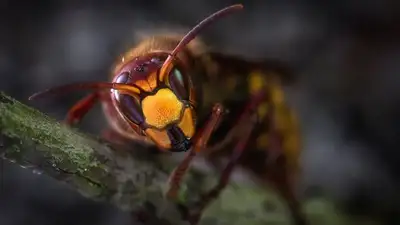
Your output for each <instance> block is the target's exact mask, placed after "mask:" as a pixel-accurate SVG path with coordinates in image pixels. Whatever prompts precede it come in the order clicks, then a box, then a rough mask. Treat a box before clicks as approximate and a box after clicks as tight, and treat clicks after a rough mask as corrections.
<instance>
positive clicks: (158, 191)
mask: <svg viewBox="0 0 400 225" xmlns="http://www.w3.org/2000/svg"><path fill="white" fill-rule="evenodd" d="M128 147H129V149H127V148H125V149H124V147H122V146H119V147H115V146H112V145H111V144H110V143H106V142H104V141H102V140H99V139H98V138H95V137H92V136H90V135H87V134H83V133H81V132H79V131H78V130H76V129H71V128H69V127H67V126H64V125H62V124H60V123H59V122H57V121H55V120H54V119H52V118H50V117H48V116H46V115H45V114H43V113H41V112H39V111H37V110H35V109H33V108H30V107H28V106H26V105H24V104H22V103H20V102H18V101H16V100H15V99H13V98H11V97H9V96H7V95H6V94H4V93H1V92H0V149H1V150H0V154H1V158H2V160H10V161H13V162H15V163H17V164H19V165H27V166H30V167H31V166H33V167H34V168H37V169H40V170H42V171H43V172H44V173H45V174H47V175H49V176H51V177H53V178H55V179H57V180H60V181H63V182H66V183H67V184H69V185H70V186H72V187H73V188H75V189H76V190H77V191H78V192H80V193H81V194H82V195H84V196H85V197H88V198H91V199H94V200H101V201H107V202H110V203H112V204H114V205H116V206H118V207H119V208H120V209H122V210H127V211H131V212H136V211H144V212H147V213H148V214H149V215H151V216H152V217H153V219H152V220H151V221H150V222H148V223H146V224H151V225H152V224H157V225H163V224H174V225H180V224H182V225H184V224H187V222H186V221H184V220H183V219H182V217H181V213H180V211H179V210H178V207H177V205H176V204H175V203H172V202H169V201H167V200H166V199H165V198H164V197H163V193H164V191H165V188H166V181H167V179H168V175H169V172H170V171H171V169H172V168H173V166H174V165H175V164H174V162H173V161H170V162H169V161H167V160H166V158H167V157H159V156H158V155H146V156H143V155H139V154H135V153H136V152H143V151H146V147H145V146H142V145H140V144H138V143H136V144H135V143H132V144H131V145H129V146H128ZM216 178H217V176H216V175H215V173H204V172H201V171H197V170H195V169H191V170H190V172H189V174H188V175H187V177H186V178H185V183H184V184H183V186H182V192H181V193H180V201H181V202H182V203H185V204H186V203H189V202H190V201H193V200H196V199H197V197H198V196H199V195H200V193H201V192H203V191H205V190H207V189H209V188H211V185H212V184H214V183H215V182H216ZM312 204H314V205H315V202H314V203H307V204H306V205H305V210H306V213H307V215H309V216H310V218H311V220H310V222H311V224H325V225H326V224H340V225H345V224H347V222H345V221H347V220H346V219H343V217H340V216H337V215H338V214H337V211H336V210H335V209H334V208H332V207H331V208H329V207H327V208H329V210H328V209H324V210H322V211H321V210H320V209H321V208H322V207H321V204H322V205H323V206H327V205H329V204H328V203H327V202H325V201H320V206H319V207H314V208H313V205H312ZM315 208H318V209H319V210H320V211H318V210H316V209H315ZM321 217H322V218H329V219H328V220H326V219H322V221H323V222H321ZM313 218H316V219H314V220H313ZM133 224H134V223H133ZM200 224H204V225H213V224H218V225H225V224H226V225H242V224H247V225H261V224H275V225H277V224H281V225H286V224H290V218H289V214H288V212H287V210H286V208H285V206H284V204H283V203H282V201H281V199H280V198H279V197H278V196H277V195H276V194H275V192H273V191H267V190H265V188H264V187H258V186H257V185H254V184H251V183H235V182H231V184H230V185H229V186H228V187H227V188H226V190H224V191H223V192H222V195H221V196H220V197H219V198H218V199H217V200H216V201H215V202H214V203H213V204H212V205H211V206H210V207H209V208H207V210H206V211H205V214H204V216H203V218H202V220H201V222H200Z"/></svg>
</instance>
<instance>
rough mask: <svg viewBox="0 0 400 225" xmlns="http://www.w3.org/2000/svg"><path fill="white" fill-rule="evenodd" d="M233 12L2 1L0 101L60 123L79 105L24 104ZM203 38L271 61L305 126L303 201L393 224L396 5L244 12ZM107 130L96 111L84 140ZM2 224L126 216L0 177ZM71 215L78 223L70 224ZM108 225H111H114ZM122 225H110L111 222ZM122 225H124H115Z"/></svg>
mask: <svg viewBox="0 0 400 225" xmlns="http://www.w3.org/2000/svg"><path fill="white" fill-rule="evenodd" d="M232 3H237V2H234V1H228V0H225V1H211V0H208V1H205V0H203V1H200V0H182V1H178V0H169V1H163V0H152V1H140V0H136V1H135V0H119V1H117V0H112V1H111V0H100V1H88V0H86V1H84V0H81V1H78V0H75V1H74V0H69V1H66V0H64V1H62V0H58V1H57V0H52V1H51V0H42V1H26V2H24V1H5V0H2V1H0V32H1V33H0V90H2V91H5V92H6V93H8V94H10V95H12V96H14V97H16V98H17V99H19V100H21V101H22V102H25V103H27V104H29V105H32V106H35V107H37V108H39V109H41V110H42V111H45V112H47V113H48V114H50V115H51V116H54V117H56V118H57V119H62V118H63V116H64V115H65V113H66V111H67V109H68V107H70V106H71V105H72V104H73V102H74V101H76V100H77V99H78V98H79V97H80V96H82V95H81V94H80V93H76V94H71V95H69V96H64V97H49V98H48V100H45V101H37V102H28V101H27V97H28V96H29V95H30V94H32V93H33V92H35V91H38V90H42V89H45V88H48V87H51V86H54V85H57V84H64V83H67V82H71V81H83V80H105V79H107V76H108V74H109V71H110V65H111V64H112V63H113V62H114V60H115V57H116V56H118V54H120V53H122V52H123V51H124V50H125V49H126V48H127V47H128V46H130V45H131V44H133V43H134V42H135V40H136V37H137V36H138V35H139V34H140V32H142V33H146V32H147V33H148V32H151V31H153V30H155V29H164V30H168V29H184V30H185V29H187V28H189V27H191V26H193V25H194V24H195V23H196V22H198V21H199V20H201V19H202V18H204V17H205V16H207V15H209V14H210V13H212V12H214V11H215V10H218V9H220V8H222V7H224V6H227V5H229V4H232ZM243 3H244V4H245V9H246V10H245V11H243V12H241V13H238V14H236V15H232V16H231V17H229V18H225V19H223V20H221V21H220V22H218V23H216V24H215V25H213V26H212V27H210V28H209V29H207V30H206V31H205V32H204V33H203V34H202V36H203V37H204V38H205V40H207V41H208V42H209V43H210V45H211V46H213V47H215V48H217V49H220V50H221V51H224V52H228V53H234V54H239V55H243V56H245V57H254V58H263V57H272V58H278V59H280V60H283V61H285V62H287V63H288V64H289V65H290V66H292V67H294V68H295V72H296V77H297V78H298V82H297V84H296V85H295V86H294V87H291V88H289V90H288V92H289V94H290V95H291V97H292V98H291V102H292V103H293V105H294V106H295V107H296V108H297V109H298V110H299V115H300V117H301V122H302V125H303V130H304V131H303V134H304V140H305V149H304V154H303V159H302V160H303V165H304V177H303V178H304V179H303V190H306V193H307V194H310V195H312V194H315V190H316V189H315V187H319V189H322V190H323V191H324V192H326V193H327V194H329V195H331V196H333V197H334V198H336V199H339V200H341V201H342V202H343V204H344V206H345V208H347V209H348V210H349V211H350V212H352V213H361V214H370V215H379V216H383V217H385V219H386V223H387V224H396V221H398V220H399V218H397V217H398V216H397V215H396V214H398V212H396V209H399V208H400V207H399V202H400V199H399V195H398V194H397V193H396V192H395V190H397V189H398V188H399V184H398V182H397V180H398V178H399V166H397V165H398V164H397V162H398V161H399V160H400V154H399V151H398V146H399V142H400V139H398V137H399V135H400V123H399V112H400V104H398V103H399V97H400V83H399V82H400V76H399V72H400V51H399V50H400V48H399V47H400V41H399V40H400V29H399V24H400V3H399V2H398V1H353V0H347V1H340V0H336V1H318V0H315V1H311V0H309V1H306V0H303V1H295V0H288V1H269V0H268V1H267V0H265V1H261V0H259V1H256V0H252V1H251V0H249V1H244V2H243ZM104 125H105V122H104V119H103V118H102V115H101V114H100V109H99V107H97V108H96V110H95V111H94V112H92V113H90V115H89V116H88V117H87V118H86V119H85V121H84V122H83V129H84V130H86V131H88V132H97V131H98V130H100V128H101V127H103V126H104ZM1 169H2V171H1V172H2V173H1V176H2V177H1V178H2V179H1V182H2V183H1V185H2V189H1V193H0V224H1V225H3V224H4V225H11V224H31V225H35V224H41V225H44V224H58V225H60V224H75V225H77V224H85V225H88V224H127V221H126V217H125V216H126V215H124V214H122V213H119V212H117V211H116V210H115V209H114V210H113V209H111V210H110V207H108V206H104V205H98V204H94V203H93V202H91V201H88V200H84V199H82V198H80V197H78V195H77V194H75V193H74V192H72V191H70V190H68V189H67V188H66V187H64V186H62V185H60V184H58V183H55V182H54V181H53V180H51V179H48V178H46V177H43V176H41V177H39V176H35V175H33V174H32V173H31V172H30V171H29V170H22V169H20V168H18V167H17V166H15V165H11V164H8V163H5V164H4V165H2V168H1ZM79 215H82V216H80V218H81V219H78V218H77V217H78V216H79ZM111 221H112V222H111ZM118 221H119V222H120V223H119V222H118ZM124 222H125V223H124Z"/></svg>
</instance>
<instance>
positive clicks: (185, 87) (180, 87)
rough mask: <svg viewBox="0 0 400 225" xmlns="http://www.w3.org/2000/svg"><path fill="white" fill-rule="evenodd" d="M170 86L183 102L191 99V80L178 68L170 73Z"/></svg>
mask: <svg viewBox="0 0 400 225" xmlns="http://www.w3.org/2000/svg"><path fill="white" fill-rule="evenodd" d="M168 85H169V86H170V88H171V89H172V91H173V92H175V94H176V95H177V96H178V97H179V98H180V99H181V100H188V99H189V91H190V89H189V88H190V87H189V79H188V77H187V76H186V75H185V74H184V73H182V71H181V70H179V69H178V68H176V67H175V68H173V69H172V70H171V72H170V73H169V75H168Z"/></svg>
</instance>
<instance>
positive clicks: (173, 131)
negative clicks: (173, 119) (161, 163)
mask: <svg viewBox="0 0 400 225" xmlns="http://www.w3.org/2000/svg"><path fill="white" fill-rule="evenodd" d="M167 134H168V137H169V139H170V141H171V149H170V151H171V152H186V151H188V150H189V149H190V148H191V147H192V141H191V140H190V139H189V138H187V137H186V136H185V134H184V133H183V131H182V129H181V128H179V127H178V126H176V125H173V126H172V127H170V128H169V129H168V130H167Z"/></svg>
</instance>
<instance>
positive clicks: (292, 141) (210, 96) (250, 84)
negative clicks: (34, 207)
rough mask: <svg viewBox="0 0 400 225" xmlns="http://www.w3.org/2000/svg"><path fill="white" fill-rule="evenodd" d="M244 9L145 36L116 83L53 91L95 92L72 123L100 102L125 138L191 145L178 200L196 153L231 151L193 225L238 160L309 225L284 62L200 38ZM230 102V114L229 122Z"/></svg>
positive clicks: (167, 146)
mask: <svg viewBox="0 0 400 225" xmlns="http://www.w3.org/2000/svg"><path fill="white" fill-rule="evenodd" d="M240 8H241V6H240V5H236V6H231V7H228V8H226V9H223V10H221V11H219V12H217V13H215V14H213V15H212V16H210V17H208V18H207V19H206V20H204V21H203V22H201V23H200V24H199V25H197V26H196V27H195V28H193V30H192V31H190V32H189V33H188V34H187V35H186V36H184V37H182V36H180V35H165V34H164V35H161V36H153V37H149V38H147V39H144V40H143V41H142V42H140V43H139V44H138V45H137V46H136V47H134V48H132V49H131V50H129V51H128V52H127V53H126V54H124V55H123V56H122V57H121V59H120V61H119V62H117V64H116V65H115V67H114V69H113V72H112V75H111V78H110V81H111V82H110V83H102V82H98V83H86V84H73V85H66V86H64V87H60V88H58V89H57V88H56V89H50V90H47V91H46V92H55V91H60V90H72V89H74V88H75V89H79V88H80V89H95V92H94V93H93V94H90V95H88V96H87V97H86V98H84V99H83V100H81V101H80V102H79V103H77V104H76V105H75V106H74V107H73V108H72V109H71V110H70V112H69V114H68V117H67V122H68V123H70V124H71V123H74V122H78V121H79V120H80V119H81V118H82V117H83V115H84V114H85V113H86V112H87V111H88V110H89V109H90V108H91V107H92V106H93V104H94V102H95V100H100V101H101V103H102V106H103V110H104V113H105V116H106V118H107V120H108V123H109V124H110V126H111V128H112V130H113V131H114V132H115V133H117V134H118V135H120V136H123V137H125V138H128V139H131V140H137V141H141V142H143V143H147V144H152V145H153V144H155V145H157V146H158V147H159V149H163V150H170V151H188V150H190V151H189V153H188V154H187V156H186V158H185V159H184V160H183V161H182V163H181V164H180V165H179V166H178V167H177V168H176V169H175V170H174V172H173V173H172V175H171V179H170V181H169V182H170V189H169V190H168V192H167V196H168V197H171V198H173V199H174V198H176V196H177V191H178V190H179V184H180V182H181V179H182V176H183V175H184V173H185V172H186V170H187V169H188V167H189V164H190V162H191V160H192V159H193V158H194V156H195V155H196V153H197V152H200V151H202V152H203V153H204V154H205V155H206V156H207V157H209V158H210V156H211V157H212V158H215V157H216V156H218V155H219V154H221V153H222V154H227V153H228V154H229V155H231V157H230V161H229V163H228V165H227V166H226V168H225V169H224V171H223V173H222V175H221V177H220V180H219V183H218V185H217V186H216V187H215V188H214V189H212V190H211V191H210V192H209V193H207V194H206V195H204V196H203V198H202V199H201V200H200V201H199V203H198V204H197V205H196V207H197V209H194V210H193V213H192V215H190V218H189V220H190V222H191V223H192V224H196V223H197V221H198V219H199V218H200V216H201V212H202V211H203V209H204V207H205V206H206V205H207V204H208V203H209V202H210V201H211V200H212V199H214V198H216V197H217V196H218V195H219V193H220V192H221V191H222V189H223V188H224V187H225V186H226V185H227V183H228V181H229V177H230V174H231V173H232V171H233V168H234V166H235V165H236V164H237V163H241V164H242V165H244V166H246V167H248V168H250V169H251V170H253V172H255V173H256V174H257V175H258V176H259V177H260V178H261V180H262V181H267V182H268V181H269V182H272V184H273V185H274V186H275V187H277V189H278V190H279V192H280V193H281V194H282V195H283V197H285V198H286V199H287V200H288V203H289V206H290V208H291V210H292V212H293V215H294V216H295V219H296V222H297V224H304V223H305V220H304V218H302V216H301V213H300V212H299V208H298V204H297V201H296V200H295V198H294V196H293V193H292V190H291V188H292V183H291V178H292V177H293V175H295V174H296V172H297V170H298V167H297V160H298V150H299V149H298V148H299V143H298V141H299V140H298V139H299V135H298V133H297V132H298V130H297V124H296V120H295V118H294V117H293V112H292V111H291V109H290V108H288V107H287V105H286V104H285V101H284V98H283V96H282V94H283V93H282V90H281V79H280V78H282V77H281V76H280V75H282V70H280V69H281V68H280V66H276V64H275V63H274V62H270V61H268V62H249V61H246V60H243V59H239V58H236V57H233V56H226V55H222V54H218V53H213V52H209V51H207V49H206V48H205V46H204V44H203V43H202V42H201V41H199V40H193V39H194V37H195V36H196V35H197V33H198V32H199V30H200V29H201V28H202V27H204V26H205V25H206V24H208V23H210V22H211V21H212V20H214V19H215V18H218V17H220V16H222V15H224V14H227V13H230V12H232V11H234V10H237V9H240ZM43 93H45V92H43ZM43 93H39V95H40V94H43ZM221 103H222V104H221ZM223 105H227V106H228V110H229V111H230V115H228V116H225V118H224V119H223V117H222V114H223V110H224V106H223ZM210 112H211V115H210ZM211 134H213V135H211ZM245 149H246V150H247V151H244V150H245Z"/></svg>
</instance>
